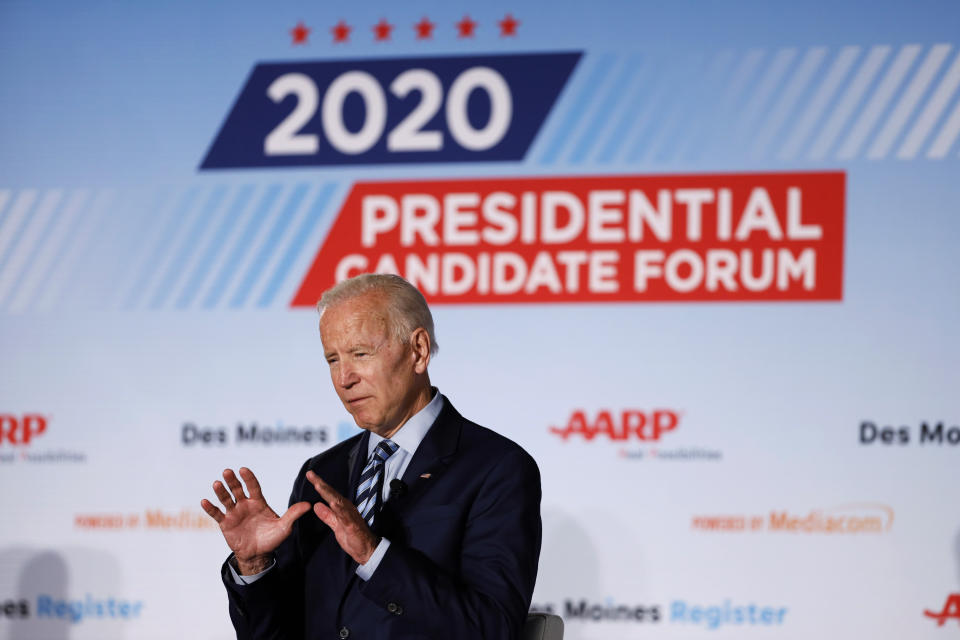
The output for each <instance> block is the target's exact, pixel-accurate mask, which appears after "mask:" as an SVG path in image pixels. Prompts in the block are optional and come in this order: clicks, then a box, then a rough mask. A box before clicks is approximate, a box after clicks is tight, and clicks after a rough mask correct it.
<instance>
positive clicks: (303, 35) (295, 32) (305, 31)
mask: <svg viewBox="0 0 960 640" xmlns="http://www.w3.org/2000/svg"><path fill="white" fill-rule="evenodd" d="M311 31H313V29H311V28H310V27H308V26H307V25H305V24H303V20H300V21H299V22H297V26H295V27H294V28H293V29H290V35H291V36H293V44H307V36H309V35H310V32H311Z"/></svg>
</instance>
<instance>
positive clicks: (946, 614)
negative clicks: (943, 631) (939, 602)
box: [923, 593, 960, 627]
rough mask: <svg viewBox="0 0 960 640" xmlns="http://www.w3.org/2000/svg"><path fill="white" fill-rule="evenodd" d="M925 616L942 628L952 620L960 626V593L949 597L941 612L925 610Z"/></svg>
mask: <svg viewBox="0 0 960 640" xmlns="http://www.w3.org/2000/svg"><path fill="white" fill-rule="evenodd" d="M923 615H925V616H926V617H928V618H933V619H934V620H936V621H937V626H938V627H942V626H943V625H944V624H946V622H947V620H950V619H953V620H956V621H957V624H960V593H951V594H950V595H948V596H947V601H946V602H944V603H943V609H941V610H940V611H939V612H937V611H930V610H925V611H924V612H923Z"/></svg>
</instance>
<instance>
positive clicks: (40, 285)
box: [25, 192, 94, 309]
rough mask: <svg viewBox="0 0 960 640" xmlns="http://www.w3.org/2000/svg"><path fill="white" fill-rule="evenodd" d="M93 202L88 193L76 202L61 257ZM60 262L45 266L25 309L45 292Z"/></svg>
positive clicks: (92, 197) (65, 235) (52, 261)
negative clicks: (85, 208)
mask: <svg viewBox="0 0 960 640" xmlns="http://www.w3.org/2000/svg"><path fill="white" fill-rule="evenodd" d="M65 200H72V198H65ZM93 200H94V195H93V192H88V193H86V194H83V195H81V197H80V200H79V201H78V202H77V206H76V210H75V211H74V212H73V221H72V223H71V224H70V229H69V231H67V233H65V234H64V236H63V238H64V240H63V244H62V245H61V247H62V248H64V250H62V251H61V256H58V257H60V258H62V255H63V254H64V253H67V252H68V251H69V246H70V241H71V239H72V238H76V237H77V232H78V231H79V230H80V225H81V223H82V222H83V209H84V207H86V206H89V205H90V203H91V202H92V201H93ZM60 265H61V262H60V260H51V261H50V263H49V264H48V265H47V268H46V269H44V273H43V275H42V276H40V277H39V278H38V279H37V287H36V289H34V291H33V292H32V295H31V296H30V301H29V302H28V303H27V304H26V305H25V308H27V309H29V308H30V307H31V306H33V305H34V304H35V303H36V302H37V300H38V299H39V297H40V296H41V295H42V294H43V293H44V292H45V291H46V289H47V287H48V286H49V284H50V280H51V279H52V278H53V277H54V276H55V275H56V272H57V269H58V268H59V267H60Z"/></svg>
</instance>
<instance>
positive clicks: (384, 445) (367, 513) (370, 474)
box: [357, 440, 400, 527]
mask: <svg viewBox="0 0 960 640" xmlns="http://www.w3.org/2000/svg"><path fill="white" fill-rule="evenodd" d="M399 448H400V445H398V444H397V443H396V442H393V441H391V440H381V441H380V444H378V445H377V448H376V449H374V450H373V455H371V456H370V460H369V461H367V466H365V467H364V468H363V473H361V474H360V485H359V486H358V487H357V511H359V512H360V515H361V516H362V517H363V519H364V520H366V521H367V525H369V526H371V527H372V526H373V518H374V517H375V516H376V515H377V512H378V511H379V510H380V506H381V502H382V500H383V498H382V497H381V496H382V494H383V465H384V463H386V461H387V458H389V457H390V456H392V455H393V454H394V453H396V451H397V449H399Z"/></svg>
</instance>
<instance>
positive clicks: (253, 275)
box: [230, 182, 308, 309]
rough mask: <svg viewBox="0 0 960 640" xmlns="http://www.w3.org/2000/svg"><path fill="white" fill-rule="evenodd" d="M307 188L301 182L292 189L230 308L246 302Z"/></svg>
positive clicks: (231, 301)
mask: <svg viewBox="0 0 960 640" xmlns="http://www.w3.org/2000/svg"><path fill="white" fill-rule="evenodd" d="M307 186H308V185H307V183H305V182H301V183H300V184H298V185H297V186H296V187H295V188H294V190H293V193H292V194H290V198H289V199H288V200H287V204H286V206H284V207H283V210H282V211H281V212H280V215H279V216H277V221H276V223H274V225H273V229H271V230H270V233H269V234H268V235H267V239H266V242H264V243H263V246H262V247H260V251H259V252H257V256H256V257H255V258H254V259H253V262H252V263H250V266H249V267H248V268H247V273H246V274H245V275H244V277H243V280H242V281H241V282H240V286H239V287H237V290H236V292H235V293H234V294H233V299H232V300H230V307H231V308H234V309H236V308H239V307H242V306H243V305H244V303H245V302H246V301H247V296H249V295H250V290H251V289H253V285H254V283H255V282H256V281H257V278H258V277H259V276H260V275H261V274H262V273H263V270H264V267H265V265H266V263H267V261H268V260H269V259H270V256H271V255H273V253H274V252H275V251H276V250H277V245H278V244H280V239H281V238H282V237H283V232H284V231H286V230H287V227H288V226H290V221H291V220H293V215H294V214H295V213H296V211H297V209H298V208H299V207H300V203H301V202H303V197H304V196H305V195H306V193H307Z"/></svg>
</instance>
